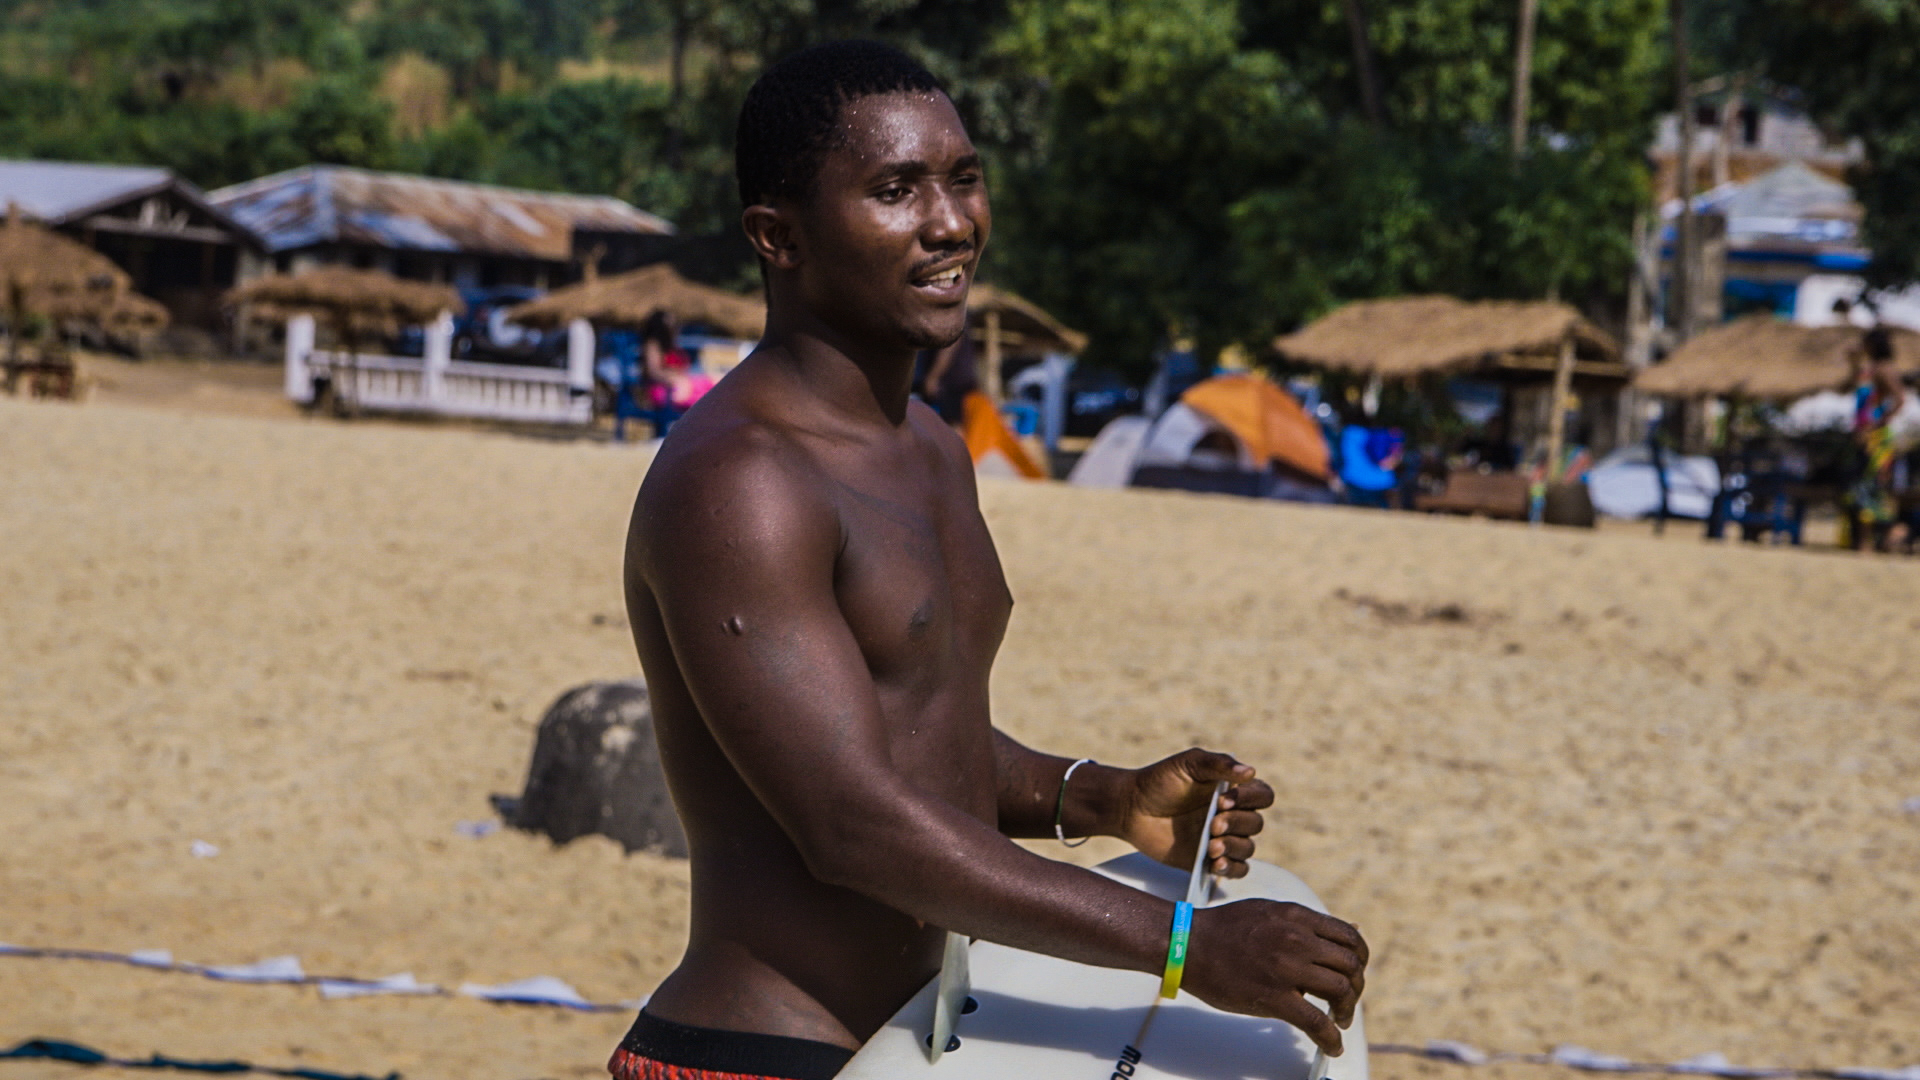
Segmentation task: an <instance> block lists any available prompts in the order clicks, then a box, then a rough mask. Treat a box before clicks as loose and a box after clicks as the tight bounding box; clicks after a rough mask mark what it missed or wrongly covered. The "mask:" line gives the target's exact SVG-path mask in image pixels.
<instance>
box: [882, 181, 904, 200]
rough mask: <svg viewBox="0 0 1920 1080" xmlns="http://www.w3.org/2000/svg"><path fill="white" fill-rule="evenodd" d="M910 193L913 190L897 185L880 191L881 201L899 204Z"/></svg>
mask: <svg viewBox="0 0 1920 1080" xmlns="http://www.w3.org/2000/svg"><path fill="white" fill-rule="evenodd" d="M910 193H911V189H909V188H906V187H902V186H901V185H899V184H895V185H894V186H893V187H889V188H882V189H880V201H881V202H888V203H897V202H899V201H900V200H901V199H904V198H906V197H907V196H908V195H909V194H910Z"/></svg>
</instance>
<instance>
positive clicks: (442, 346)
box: [420, 311, 453, 409]
mask: <svg viewBox="0 0 1920 1080" xmlns="http://www.w3.org/2000/svg"><path fill="white" fill-rule="evenodd" d="M426 346H427V347H426V348H425V349H424V350H423V351H422V360H423V361H424V363H423V364H422V365H421V368H420V393H421V396H423V397H424V398H426V402H427V407H428V408H432V409H437V408H438V407H439V405H440V402H441V401H442V400H443V399H445V398H446V396H447V365H448V364H451V363H452V362H453V316H452V315H451V314H449V313H448V312H445V311H443V312H441V313H440V317H439V318H437V319H435V320H433V323H432V324H431V325H429V326H428V327H427V342H426Z"/></svg>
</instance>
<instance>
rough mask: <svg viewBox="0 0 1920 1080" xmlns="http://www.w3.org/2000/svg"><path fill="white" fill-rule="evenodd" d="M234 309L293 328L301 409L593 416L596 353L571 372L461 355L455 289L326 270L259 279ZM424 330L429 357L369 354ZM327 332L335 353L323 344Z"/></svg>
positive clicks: (295, 389)
mask: <svg viewBox="0 0 1920 1080" xmlns="http://www.w3.org/2000/svg"><path fill="white" fill-rule="evenodd" d="M228 303H229V304H231V305H234V306H236V307H238V306H241V305H245V306H247V307H248V308H249V309H250V310H251V311H252V312H253V313H254V314H255V315H256V316H261V315H264V316H266V317H269V318H277V319H281V320H284V321H285V322H286V327H287V333H286V394H287V397H289V398H290V399H292V400H294V401H296V402H299V403H300V404H302V405H321V404H325V405H327V406H328V407H330V408H332V409H333V410H334V411H336V412H337V413H339V414H340V415H351V414H353V413H355V412H359V411H362V410H367V411H376V412H397V413H425V414H431V415H442V416H461V417H471V418H474V419H486V420H514V421H525V422H528V423H541V424H585V423H587V422H588V421H590V420H591V419H592V418H593V409H592V392H593V383H592V377H593V376H592V369H591V361H592V356H591V354H590V353H589V354H587V355H585V356H581V355H577V353H570V355H569V358H568V360H569V362H568V366H567V369H566V370H564V371H561V370H555V369H551V368H537V367H527V366H523V365H518V364H489V363H476V362H471V361H461V360H455V359H453V314H454V313H455V312H457V311H460V310H461V307H462V305H461V300H460V294H459V292H458V290H456V289H454V288H453V287H452V286H450V285H433V284H428V283H426V282H420V281H404V280H402V279H400V278H396V277H394V276H393V275H392V274H388V273H385V272H384V271H379V270H353V269H348V268H346V267H341V266H324V267H319V268H316V269H313V270H308V271H306V272H304V273H300V274H293V275H275V276H273V277H265V278H257V279H255V280H253V281H251V282H248V283H247V284H245V285H242V286H240V287H239V288H237V289H235V290H233V291H232V292H231V293H229V294H228ZM421 325H424V326H425V327H426V334H425V345H424V348H423V349H422V355H420V356H389V355H383V354H378V353H369V352H367V351H365V350H366V348H367V347H368V346H369V345H371V344H373V343H375V342H385V341H387V340H390V339H391V338H392V337H393V336H394V335H396V334H398V333H399V332H400V330H401V329H402V328H403V327H407V326H421ZM322 326H324V327H325V329H326V330H327V332H328V334H329V335H330V336H331V338H332V341H331V342H330V344H331V345H332V346H333V347H332V348H330V349H323V348H321V347H320V345H321V344H322V343H321V342H320V341H319V340H318V330H319V328H320V327H322Z"/></svg>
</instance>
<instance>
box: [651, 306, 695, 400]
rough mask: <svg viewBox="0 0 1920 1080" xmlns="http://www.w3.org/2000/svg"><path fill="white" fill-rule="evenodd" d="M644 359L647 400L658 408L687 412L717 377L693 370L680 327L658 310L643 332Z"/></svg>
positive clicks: (670, 317) (669, 316)
mask: <svg viewBox="0 0 1920 1080" xmlns="http://www.w3.org/2000/svg"><path fill="white" fill-rule="evenodd" d="M640 355H641V362H642V364H643V365H644V366H645V368H646V372H647V385H646V389H645V393H646V395H647V401H646V404H647V405H648V406H649V407H651V408H654V409H671V410H673V411H675V412H684V411H685V410H687V409H689V408H692V407H693V403H694V402H696V401H699V400H700V399H701V398H702V397H703V396H705V394H706V392H707V391H709V390H711V389H713V380H712V379H711V378H709V377H707V376H706V375H704V374H701V373H699V372H696V371H694V370H693V360H692V358H691V357H689V356H688V355H687V351H686V350H685V349H682V348H681V347H680V333H679V328H678V327H676V326H675V325H674V322H673V317H672V316H671V315H668V314H667V313H666V312H664V311H656V312H654V313H653V315H652V317H650V318H649V319H647V325H646V328H645V329H643V330H642V331H641V332H640Z"/></svg>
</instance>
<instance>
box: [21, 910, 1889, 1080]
mask: <svg viewBox="0 0 1920 1080" xmlns="http://www.w3.org/2000/svg"><path fill="white" fill-rule="evenodd" d="M9 956H11V957H19V958H24V959H43V960H82V961H91V962H95V963H111V964H124V965H128V966H131V967H137V968H145V969H147V970H149V971H171V972H178V973H181V974H187V975H198V976H201V977H203V978H208V979H217V980H220V981H222V982H235V983H254V984H286V985H297V986H317V987H319V989H320V996H321V997H323V998H326V999H328V1000H335V999H339V998H351V997H366V996H370V995H375V994H396V995H407V996H422V997H470V998H477V999H480V1000H482V1001H493V1002H498V1003H502V1004H514V1005H545V1006H550V1007H553V1008H562V1009H573V1010H575V1011H578V1012H634V1011H637V1010H638V1009H639V1008H640V1007H641V1006H642V1005H644V1004H646V1002H645V1000H644V999H643V1000H640V1001H621V1002H610V1003H609V1002H593V1001H588V1000H587V999H585V998H583V997H581V996H580V994H579V992H578V991H576V990H574V989H573V987H571V986H568V985H567V984H566V983H564V982H562V981H561V980H559V979H556V978H554V977H553V976H551V975H538V976H535V977H533V978H531V979H521V980H518V981H517V982H511V983H505V984H502V985H500V986H479V985H476V984H473V983H467V984H464V985H462V986H461V987H460V988H459V989H458V990H457V991H456V990H448V989H446V988H444V987H440V986H436V985H434V984H432V983H420V982H415V981H414V979H413V976H412V975H410V974H402V975H389V976H387V977H386V978H383V979H366V978H357V977H354V976H345V975H308V974H306V973H305V972H304V971H302V970H301V968H300V961H299V960H298V959H297V958H295V957H292V956H276V957H273V958H271V959H268V960H262V961H259V962H258V963H254V964H236V965H221V964H189V963H180V962H176V961H175V960H174V959H173V956H172V954H171V953H168V952H165V951H164V950H158V949H152V950H142V951H140V952H133V953H116V952H107V951H104V950H100V949H58V948H46V949H41V948H27V947H24V946H19V945H7V944H4V943H0V957H9ZM22 1045H23V1046H28V1045H41V1042H36V1043H30V1044H22ZM45 1045H50V1046H51V1045H62V1046H64V1045H68V1044H53V1043H45ZM78 1049H79V1050H80V1051H82V1052H85V1053H93V1051H89V1050H87V1049H86V1048H85V1047H80V1048H78ZM1367 1050H1368V1052H1370V1053H1374V1054H1404V1055H1408V1056H1412V1057H1421V1058H1426V1059H1428V1060H1430V1061H1444V1062H1449V1063H1451V1064H1454V1065H1464V1066H1479V1065H1558V1066H1563V1067H1567V1068H1573V1069H1581V1070H1584V1071H1587V1072H1610V1073H1659V1074H1665V1075H1683V1076H1717V1077H1724V1078H1727V1080H1791V1078H1807V1080H1920V1065H1910V1066H1908V1067H1906V1068H1904V1069H1870V1068H1773V1067H1759V1068H1754V1067H1747V1066H1741V1065H1734V1064H1731V1063H1729V1062H1728V1061H1727V1059H1726V1057H1725V1055H1723V1054H1718V1053H1712V1054H1701V1055H1700V1056H1698V1057H1692V1058H1688V1059H1687V1060H1685V1061H1677V1062H1655V1061H1631V1060H1628V1059H1627V1058H1623V1057H1615V1056H1613V1055H1611V1054H1603V1053H1600V1052H1599V1051H1596V1050H1589V1049H1587V1048H1586V1047H1583V1046H1573V1045H1564V1046H1559V1047H1555V1048H1554V1050H1553V1052H1552V1053H1549V1054H1509V1053H1490V1052H1488V1051H1484V1050H1480V1049H1478V1048H1477V1047H1474V1046H1472V1045H1470V1044H1467V1043H1463V1042H1455V1041H1453V1040H1451V1039H1433V1040H1430V1041H1429V1042H1427V1044H1426V1045H1424V1046H1413V1045H1408V1044H1404V1043H1371V1044H1369V1045H1368V1046H1367ZM13 1056H23V1055H19V1054H0V1060H3V1059H5V1058H7V1057H13ZM42 1056H45V1055H42ZM62 1060H78V1059H65V1058H63V1059H62ZM154 1060H156V1061H160V1060H163V1059H160V1058H159V1057H158V1056H156V1057H155V1059H154ZM97 1063H109V1064H116V1065H120V1064H124V1063H122V1062H118V1061H113V1062H108V1061H106V1059H104V1058H102V1059H100V1061H99V1062H97ZM128 1067H130V1068H175V1067H182V1068H184V1067H190V1066H176V1065H172V1064H168V1065H137V1064H136V1065H131V1066H128ZM247 1068H249V1069H252V1070H253V1071H255V1072H268V1073H274V1074H275V1075H280V1076H292V1077H303V1078H309V1080H374V1078H370V1077H344V1078H343V1077H337V1076H335V1075H334V1074H331V1073H320V1072H314V1071H311V1070H309V1071H300V1070H292V1071H287V1070H275V1069H268V1068H264V1067H258V1066H247ZM202 1071H240V1070H224V1069H204V1070H202ZM386 1080H397V1077H388V1078H386Z"/></svg>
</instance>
